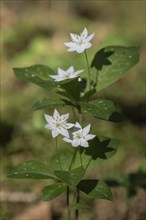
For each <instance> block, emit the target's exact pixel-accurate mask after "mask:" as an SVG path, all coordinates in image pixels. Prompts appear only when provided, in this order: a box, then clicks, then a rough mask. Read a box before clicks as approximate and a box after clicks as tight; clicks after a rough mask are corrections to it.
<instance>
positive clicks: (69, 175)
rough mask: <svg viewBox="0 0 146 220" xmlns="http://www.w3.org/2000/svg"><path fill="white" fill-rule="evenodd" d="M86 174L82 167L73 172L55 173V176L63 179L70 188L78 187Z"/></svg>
mask: <svg viewBox="0 0 146 220" xmlns="http://www.w3.org/2000/svg"><path fill="white" fill-rule="evenodd" d="M84 173H85V170H84V168H83V167H82V166H81V167H78V168H76V169H74V170H71V171H54V174H55V176H56V177H57V178H59V179H61V180H62V181H63V182H65V183H66V184H67V185H70V186H76V185H77V184H78V182H79V181H80V180H81V178H82V177H83V176H84Z"/></svg>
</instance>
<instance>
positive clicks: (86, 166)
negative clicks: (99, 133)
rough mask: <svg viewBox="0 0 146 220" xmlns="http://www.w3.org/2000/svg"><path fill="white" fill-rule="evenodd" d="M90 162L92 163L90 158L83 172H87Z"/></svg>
mask: <svg viewBox="0 0 146 220" xmlns="http://www.w3.org/2000/svg"><path fill="white" fill-rule="evenodd" d="M91 161H92V158H91V159H90V160H89V162H88V164H87V166H86V168H85V170H87V168H88V167H89V165H90V163H91Z"/></svg>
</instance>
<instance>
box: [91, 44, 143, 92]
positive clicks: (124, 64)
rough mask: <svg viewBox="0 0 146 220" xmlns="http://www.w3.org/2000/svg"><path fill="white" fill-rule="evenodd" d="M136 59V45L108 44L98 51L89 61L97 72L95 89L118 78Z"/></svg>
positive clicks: (137, 58) (137, 59)
mask: <svg viewBox="0 0 146 220" xmlns="http://www.w3.org/2000/svg"><path fill="white" fill-rule="evenodd" d="M138 61H139V48H137V47H122V46H109V47H105V48H103V49H101V50H100V51H98V52H97V53H96V54H95V56H94V59H93V61H92V63H91V67H95V68H96V70H97V74H98V81H97V86H96V89H97V91H100V90H101V89H104V88H106V87H107V86H109V85H111V84H112V83H114V82H116V81H117V80H119V79H120V78H121V77H123V76H124V74H125V73H126V72H127V71H128V70H129V69H130V68H131V67H133V66H134V65H135V64H136V63H138Z"/></svg>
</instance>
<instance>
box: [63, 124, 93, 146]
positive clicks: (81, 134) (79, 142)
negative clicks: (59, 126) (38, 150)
mask: <svg viewBox="0 0 146 220" xmlns="http://www.w3.org/2000/svg"><path fill="white" fill-rule="evenodd" d="M90 127H91V125H90V124H89V125H87V126H86V127H85V128H83V129H82V127H81V125H80V124H79V123H78V122H76V124H75V127H74V131H73V132H72V133H70V136H69V138H68V137H65V138H63V140H64V141H66V142H68V143H71V145H72V146H73V147H77V146H82V147H89V143H88V140H91V139H93V138H94V137H95V136H96V135H94V134H88V133H89V131H90Z"/></svg>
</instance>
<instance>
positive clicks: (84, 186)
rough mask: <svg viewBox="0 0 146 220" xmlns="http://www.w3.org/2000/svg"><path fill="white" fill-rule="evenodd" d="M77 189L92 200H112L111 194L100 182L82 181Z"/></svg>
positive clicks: (93, 180)
mask: <svg viewBox="0 0 146 220" xmlns="http://www.w3.org/2000/svg"><path fill="white" fill-rule="evenodd" d="M77 187H78V189H80V190H81V191H83V192H84V193H86V194H87V195H88V196H90V197H92V198H94V199H107V200H112V192H111V190H110V188H109V187H108V186H107V184H106V183H105V182H104V181H102V180H96V179H83V180H81V181H80V182H79V184H78V185H77Z"/></svg>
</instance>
